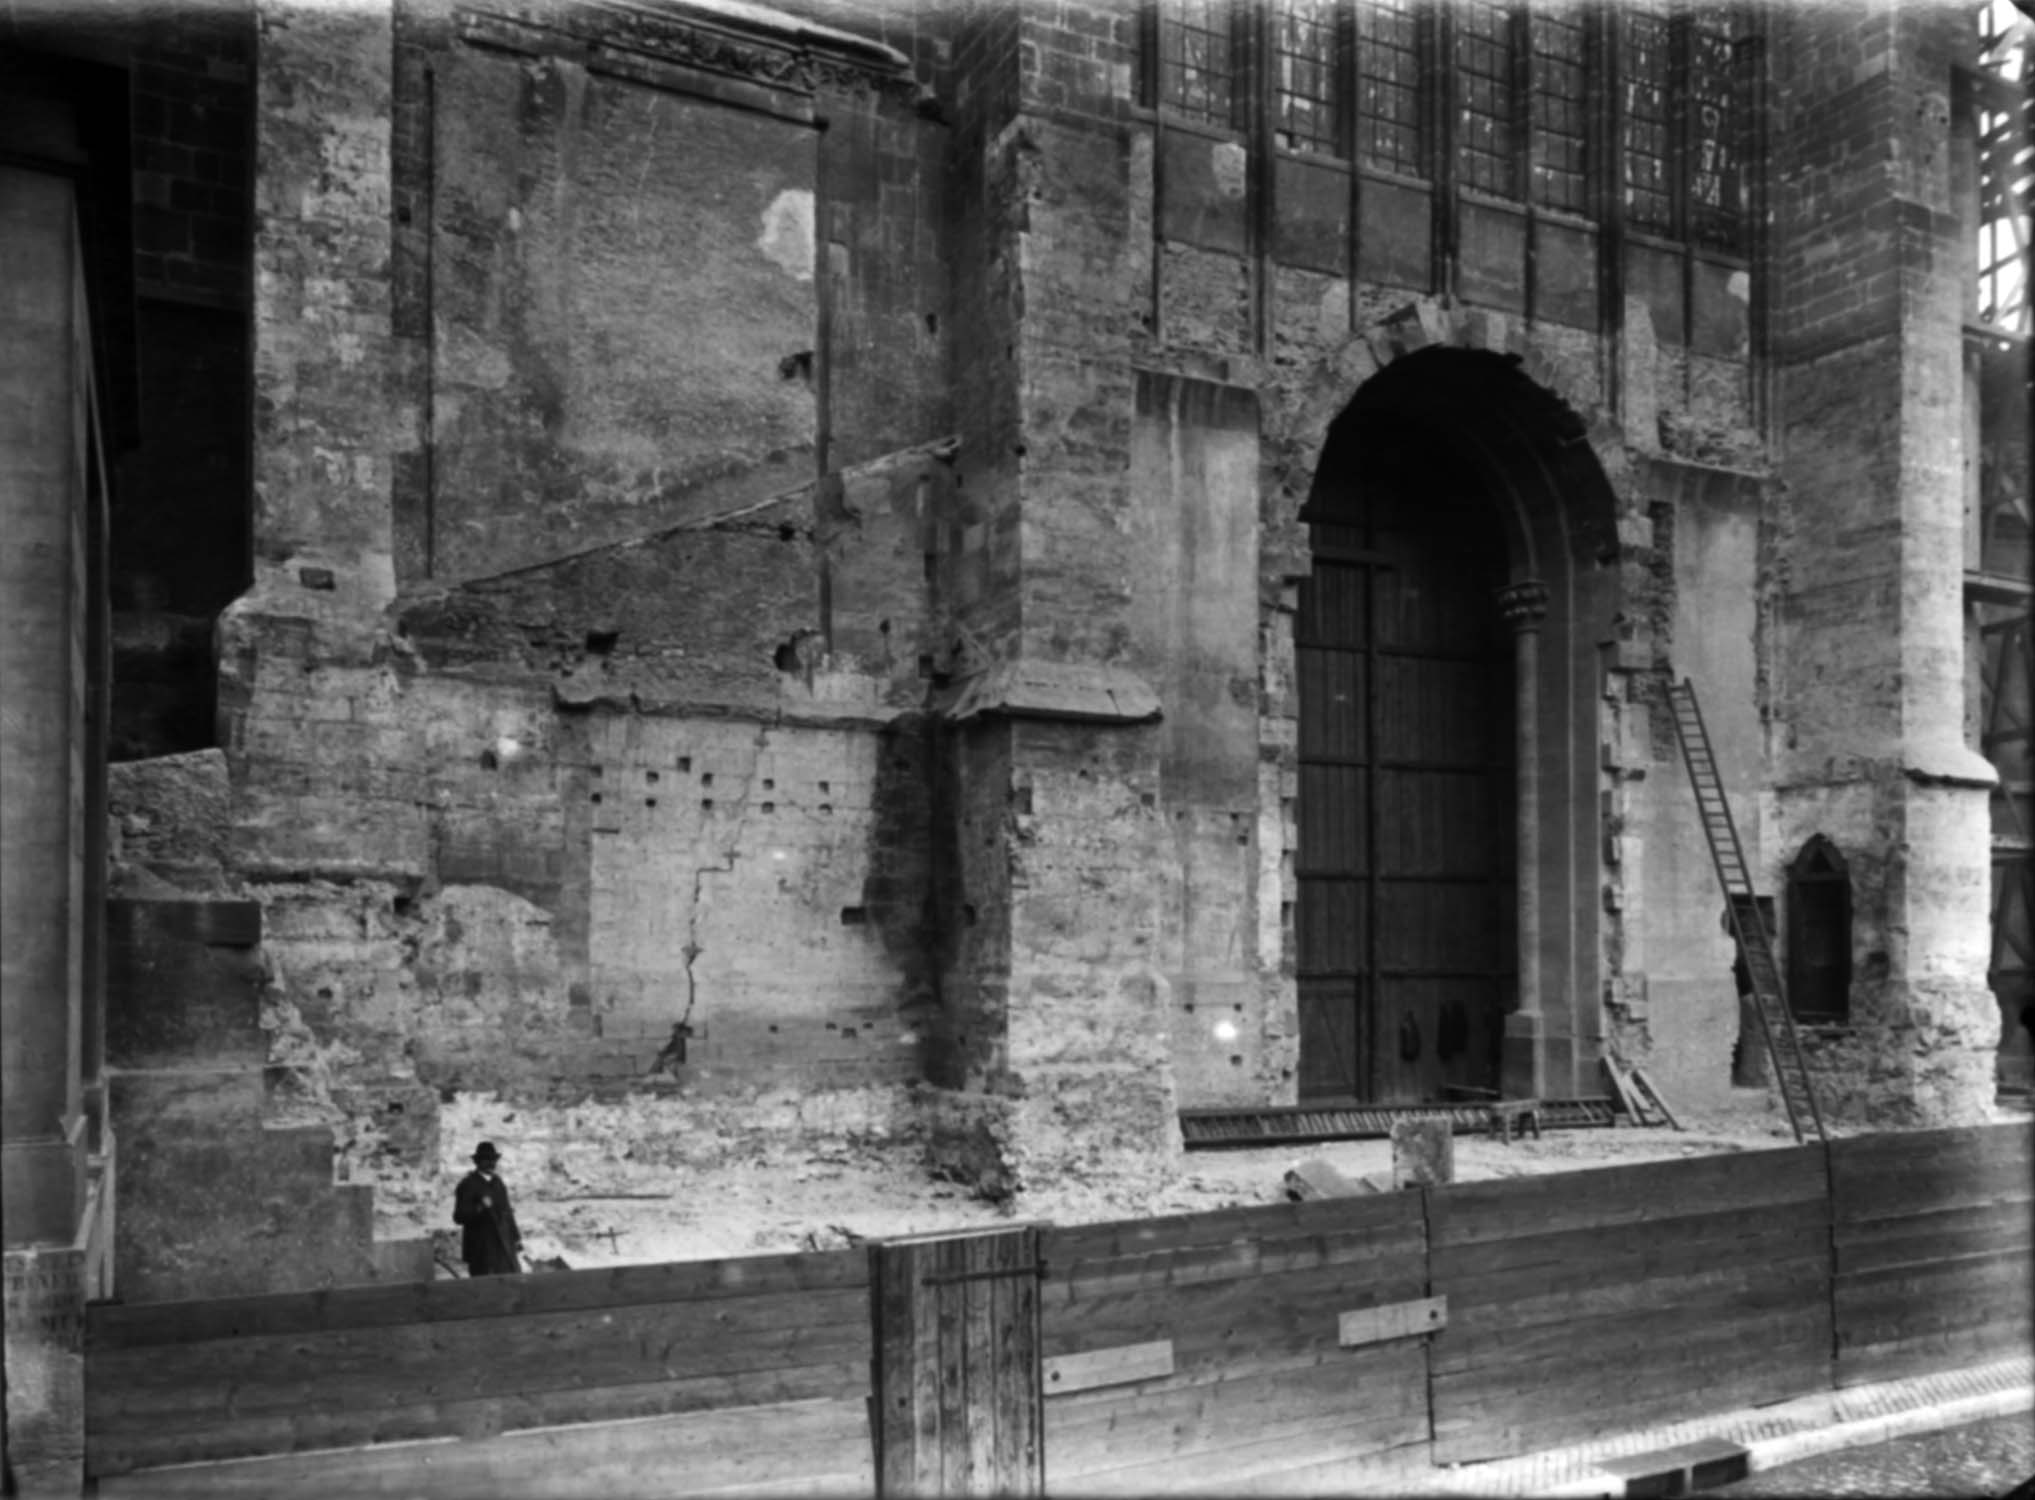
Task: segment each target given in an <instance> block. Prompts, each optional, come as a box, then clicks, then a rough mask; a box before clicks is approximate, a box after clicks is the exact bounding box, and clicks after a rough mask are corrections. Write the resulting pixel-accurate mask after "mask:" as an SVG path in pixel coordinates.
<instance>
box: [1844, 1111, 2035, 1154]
mask: <svg viewBox="0 0 2035 1500" xmlns="http://www.w3.org/2000/svg"><path fill="white" fill-rule="evenodd" d="M1831 1145H1832V1149H1833V1151H1834V1152H1835V1153H1836V1154H1835V1156H1834V1157H1833V1160H1834V1161H1837V1162H1853V1161H1893V1160H1901V1159H1912V1158H1915V1157H1928V1156H1938V1155H1942V1154H1945V1153H1956V1152H1959V1151H1964V1152H1974V1153H1981V1154H1983V1153H1986V1152H1992V1151H2005V1152H2009V1153H2011V1152H2019V1153H2020V1154H2022V1155H2023V1156H2035V1122H2030V1121H2027V1120H2016V1121H2011V1122H2008V1123H2006V1124H2000V1125H1952V1126H1944V1127H1940V1128H1938V1129H1934V1130H1889V1131H1882V1132H1880V1133H1878V1134H1875V1135H1859V1136H1847V1137H1845V1138H1844V1139H1842V1140H1838V1141H1834V1142H1832V1143H1831Z"/></svg>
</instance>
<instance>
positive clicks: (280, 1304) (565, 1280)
mask: <svg viewBox="0 0 2035 1500" xmlns="http://www.w3.org/2000/svg"><path fill="white" fill-rule="evenodd" d="M868 1276H869V1270H868V1260H867V1256H866V1254H865V1252H863V1251H860V1250H830V1251H823V1252H820V1253H817V1254H803V1255H757V1256H743V1257H737V1258H735V1259H731V1260H711V1261H675V1262H670V1263H667V1264H663V1265H654V1266H616V1267H612V1268H609V1269H606V1270H599V1271H564V1272H558V1273H555V1274H552V1275H546V1276H481V1277H471V1278H467V1279H465V1280H457V1281H419V1282H402V1283H396V1284H391V1285H374V1286H352V1287H332V1288H328V1289H326V1290H324V1291H314V1292H278V1293H272V1294H267V1295H263V1296H258V1297H227V1298H218V1299H214V1300H209V1301H197V1302H158V1303H141V1304H136V1305H135V1306H131V1307H129V1306H123V1305H119V1304H105V1305H98V1306H93V1307H89V1308H87V1309H86V1314H85V1338H86V1348H87V1350H88V1351H91V1352H98V1351H102V1350H112V1349H132V1348H140V1347H144V1346H149V1345H155V1344H191V1343H196V1342H199V1341H201V1340H205V1339H232V1338H245V1337H249V1336H253V1335H259V1334H276V1335H285V1334H286V1335H291V1336H297V1335H302V1334H307V1333H321V1332H328V1331H345V1330H356V1329H365V1328H379V1327H396V1326H403V1325H408V1324H413V1323H442V1322H456V1321H460V1320H464V1319H469V1318H503V1317H525V1316H529V1315H532V1314H537V1313H547V1312H570V1311H575V1310H581V1309H585V1310H592V1309H597V1308H622V1307H638V1306H644V1305H647V1304H652V1303H663V1302H689V1301H712V1300H718V1299H722V1298H730V1297H756V1296H768V1295H771V1294H774V1293H791V1292H807V1291H832V1290H845V1289H848V1288H853V1287H861V1286H866V1285H867V1284H868Z"/></svg>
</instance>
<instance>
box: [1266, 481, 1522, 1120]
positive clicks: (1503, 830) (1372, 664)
mask: <svg viewBox="0 0 2035 1500" xmlns="http://www.w3.org/2000/svg"><path fill="white" fill-rule="evenodd" d="M1341 521H1342V518H1341V517H1340V516H1339V517H1338V524H1326V523H1317V524H1315V525H1314V526H1313V528H1312V530H1313V544H1314V566H1313V571H1312V575H1311V576H1310V577H1309V578H1308V579H1307V581H1306V582H1305V583H1303V585H1302V586H1301V590H1300V613H1299V617H1298V619H1297V621H1296V622H1295V644H1296V647H1297V651H1296V655H1297V665H1298V669H1299V676H1300V683H1299V687H1300V801H1299V810H1298V811H1299V836H1300V837H1299V851H1298V859H1297V865H1296V874H1297V876H1298V886H1299V909H1298V911H1297V912H1296V914H1295V915H1296V926H1297V936H1298V944H1299V946H1298V955H1297V957H1298V978H1299V987H1300V1097H1301V1099H1302V1100H1303V1101H1327V1100H1338V1099H1341V1100H1358V1101H1366V1102H1376V1103H1393V1104H1398V1103H1416V1102H1420V1101H1423V1100H1434V1099H1440V1098H1442V1097H1443V1096H1444V1091H1445V1089H1446V1088H1447V1087H1448V1086H1449V1085H1452V1084H1453V1085H1464V1086H1468V1087H1472V1088H1485V1089H1494V1090H1495V1089H1496V1088H1497V1087H1498V1069H1499V1052H1500V1046H1501V1042H1502V1038H1503V1032H1504V1014H1505V1011H1506V1009H1507V1008H1508V1006H1509V1005H1510V1004H1511V1003H1512V996H1513V993H1514V977H1513V976H1514V973H1515V969H1516V964H1517V958H1516V954H1517V943H1516V938H1515V936H1514V933H1515V922H1516V909H1515V908H1516V902H1515V880H1516V874H1515V869H1514V854H1513V847H1514V845H1513V838H1514V828H1513V818H1514V812H1513V809H1514V804H1515V800H1516V797H1515V792H1514V772H1513V755H1514V751H1513V742H1514V726H1513V718H1514V714H1513V707H1512V700H1513V692H1512V642H1511V636H1510V633H1509V631H1508V629H1507V627H1506V626H1505V625H1504V623H1503V622H1502V620H1501V619H1500V617H1499V613H1498V607H1497V601H1496V597H1495V594H1496V590H1497V589H1498V588H1499V587H1501V586H1502V585H1503V583H1504V581H1505V579H1504V568H1503V554H1502V550H1501V548H1500V545H1499V543H1498V541H1497V539H1496V538H1495V537H1493V536H1492V535H1491V534H1490V532H1491V522H1490V519H1489V518H1488V515H1481V516H1480V515H1476V514H1474V513H1466V508H1465V507H1461V506H1458V505H1453V504H1450V503H1448V502H1447V501H1446V500H1441V499H1436V498H1433V497H1419V496H1416V495H1414V494H1412V493H1411V492H1408V491H1403V490H1402V491H1399V492H1398V493H1397V494H1387V495H1384V496H1374V497H1372V498H1371V499H1370V501H1369V503H1367V504H1366V505H1364V506H1363V507H1362V508H1361V511H1360V512H1358V513H1357V514H1353V515H1351V516H1350V517H1349V519H1348V522H1347V523H1346V524H1342V523H1341Z"/></svg>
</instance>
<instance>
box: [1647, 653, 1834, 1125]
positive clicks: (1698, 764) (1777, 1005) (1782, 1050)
mask: <svg viewBox="0 0 2035 1500" xmlns="http://www.w3.org/2000/svg"><path fill="white" fill-rule="evenodd" d="M1668 702H1669V704H1670V705H1671V706H1672V707H1673V709H1674V714H1675V737H1676V738H1677V739H1678V740H1680V741H1681V744H1682V761H1683V763H1684V764H1685V765H1687V766H1688V768H1689V782H1690V784H1691V785H1692V786H1693V787H1694V788H1695V789H1696V812H1697V814H1698V816H1699V817H1701V818H1702V820H1703V836H1704V837H1705V838H1706V839H1707V840H1708V841H1709V844H1710V862H1711V863H1712V864H1713V865H1714V866H1715V867H1716V869H1717V883H1718V884H1719V885H1721V886H1722V887H1723V888H1724V903H1725V908H1726V910H1727V911H1729V912H1730V914H1731V930H1732V932H1733V933H1734V934H1735V935H1736V937H1737V938H1738V949H1739V952H1741V953H1742V954H1744V955H1745V967H1746V970H1747V972H1748V973H1749V974H1750V976H1751V979H1752V993H1753V998H1754V1000H1755V1001H1756V1002H1757V1004H1758V1006H1759V1019H1760V1029H1761V1030H1762V1031H1764V1032H1765V1033H1766V1045H1767V1055H1768V1056H1770V1057H1771V1058H1772V1059H1773V1063H1774V1078H1775V1080H1776V1081H1777V1082H1778V1083H1779V1084H1780V1089H1781V1101H1782V1102H1783V1103H1784V1104H1786V1105H1787V1107H1788V1123H1789V1124H1790V1125H1791V1126H1793V1127H1794V1131H1795V1140H1796V1141H1797V1142H1801V1141H1805V1140H1807V1139H1808V1138H1809V1137H1810V1135H1812V1134H1813V1135H1814V1136H1815V1138H1816V1139H1817V1140H1818V1141H1822V1140H1825V1139H1827V1137H1826V1136H1825V1135H1824V1132H1823V1113H1822V1111H1821V1110H1820V1109H1819V1108H1818V1107H1817V1104H1816V1089H1815V1086H1814V1084H1812V1083H1811V1082H1810V1079H1809V1069H1808V1067H1807V1065H1806V1064H1805V1063H1804V1062H1803V1060H1802V1044H1801V1041H1800V1039H1799V1038H1798V1037H1797V1036H1796V1035H1795V1017H1794V1013H1793V1012H1792V1011H1791V1010H1789V1008H1788V997H1787V994H1786V992H1785V991H1784V990H1783V989H1782V987H1781V971H1780V966H1779V965H1777V964H1776V963H1775V962H1774V943H1773V934H1772V933H1771V932H1770V931H1768V929H1767V924H1766V918H1765V917H1764V916H1763V915H1762V914H1761V912H1760V909H1759V901H1758V898H1757V897H1756V896H1755V894H1754V892H1753V888H1752V875H1751V872H1750V871H1749V870H1748V869H1747V868H1746V864H1745V851H1744V849H1743V848H1742V847H1740V845H1739V842H1738V827H1737V825H1736V824H1734V823H1733V822H1732V821H1731V807H1730V804H1728V803H1727V802H1726V801H1725V800H1724V785H1723V782H1722V781H1720V780H1719V779H1718V775H1717V760H1716V757H1715V756H1713V755H1712V754H1711V753H1710V735H1709V732H1708V731H1707V730H1705V729H1704V727H1703V711H1702V710H1701V709H1700V708H1698V707H1697V706H1696V689H1695V685H1694V684H1693V683H1691V682H1690V681H1689V680H1688V678H1686V677H1685V678H1683V679H1682V680H1681V681H1680V682H1678V683H1674V684H1672V685H1670V686H1669V688H1668Z"/></svg>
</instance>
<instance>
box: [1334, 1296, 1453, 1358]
mask: <svg viewBox="0 0 2035 1500" xmlns="http://www.w3.org/2000/svg"><path fill="white" fill-rule="evenodd" d="M1448 1321H1449V1299H1448V1298H1447V1297H1420V1298H1416V1299H1415V1300H1413V1301H1410V1302H1388V1303H1386V1304H1384V1305H1383V1306H1382V1307H1365V1308H1358V1309H1355V1310H1353V1311H1351V1312H1346V1313H1343V1314H1342V1315H1341V1317H1340V1319H1339V1321H1338V1328H1337V1338H1336V1342H1338V1343H1339V1344H1341V1345H1342V1346H1343V1347H1344V1348H1345V1349H1355V1348H1359V1347H1361V1346H1362V1345H1365V1344H1382V1343H1384V1342H1386V1341H1387V1340H1388V1339H1407V1338H1418V1337H1421V1336H1422V1335H1424V1334H1430V1333H1435V1332H1438V1331H1439V1330H1441V1329H1443V1328H1446V1327H1447V1326H1448Z"/></svg>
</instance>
